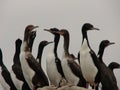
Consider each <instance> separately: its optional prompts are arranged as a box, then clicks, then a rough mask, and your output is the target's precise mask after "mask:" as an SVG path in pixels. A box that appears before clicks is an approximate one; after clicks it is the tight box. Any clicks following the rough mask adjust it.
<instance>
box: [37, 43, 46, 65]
mask: <svg viewBox="0 0 120 90" xmlns="http://www.w3.org/2000/svg"><path fill="white" fill-rule="evenodd" d="M43 49H44V45H41V44H40V45H39V48H38V54H37V59H38V60H39V64H40V65H41V58H42V53H43Z"/></svg>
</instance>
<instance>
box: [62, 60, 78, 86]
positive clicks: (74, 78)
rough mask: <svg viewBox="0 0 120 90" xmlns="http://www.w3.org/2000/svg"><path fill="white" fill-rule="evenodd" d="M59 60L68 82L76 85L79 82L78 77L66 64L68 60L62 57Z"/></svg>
mask: <svg viewBox="0 0 120 90" xmlns="http://www.w3.org/2000/svg"><path fill="white" fill-rule="evenodd" d="M61 61H62V62H61V63H62V67H63V72H64V75H65V77H66V79H67V80H68V82H69V83H71V84H73V85H77V84H78V82H79V78H78V77H77V76H75V75H74V74H73V72H72V71H71V69H70V67H69V66H68V62H67V60H66V58H63V59H62V60H61Z"/></svg>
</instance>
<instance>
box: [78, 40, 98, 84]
mask: <svg viewBox="0 0 120 90" xmlns="http://www.w3.org/2000/svg"><path fill="white" fill-rule="evenodd" d="M89 51H90V49H89V47H88V44H87V41H86V40H84V42H83V45H82V47H81V50H80V66H81V70H82V73H83V76H84V78H85V80H86V81H87V82H89V83H91V84H93V83H94V81H95V76H96V74H97V72H98V70H97V68H96V66H95V65H94V62H93V60H92V58H91V55H90V53H89Z"/></svg>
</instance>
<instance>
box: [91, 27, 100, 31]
mask: <svg viewBox="0 0 120 90" xmlns="http://www.w3.org/2000/svg"><path fill="white" fill-rule="evenodd" d="M91 30H97V31H99V30H100V29H99V28H95V27H93V28H91Z"/></svg>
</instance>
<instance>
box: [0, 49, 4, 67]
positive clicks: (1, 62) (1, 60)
mask: <svg viewBox="0 0 120 90" xmlns="http://www.w3.org/2000/svg"><path fill="white" fill-rule="evenodd" d="M3 65H4V64H3V56H2V51H1V50H0V66H3Z"/></svg>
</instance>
